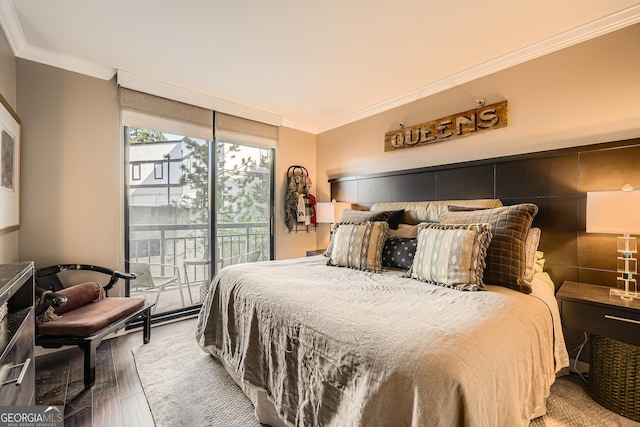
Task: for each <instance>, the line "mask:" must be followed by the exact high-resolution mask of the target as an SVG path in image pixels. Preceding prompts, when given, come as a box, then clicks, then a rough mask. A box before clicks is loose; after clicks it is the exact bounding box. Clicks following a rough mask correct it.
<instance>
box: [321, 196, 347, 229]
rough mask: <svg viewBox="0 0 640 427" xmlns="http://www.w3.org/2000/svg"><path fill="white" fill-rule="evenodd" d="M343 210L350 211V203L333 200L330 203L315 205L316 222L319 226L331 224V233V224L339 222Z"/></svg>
mask: <svg viewBox="0 0 640 427" xmlns="http://www.w3.org/2000/svg"><path fill="white" fill-rule="evenodd" d="M345 209H351V203H346V202H336V200H335V199H333V200H332V201H330V202H319V203H316V221H317V222H318V223H319V224H322V223H324V224H331V232H332V233H333V224H335V223H336V222H340V218H342V213H343V212H344V211H345Z"/></svg>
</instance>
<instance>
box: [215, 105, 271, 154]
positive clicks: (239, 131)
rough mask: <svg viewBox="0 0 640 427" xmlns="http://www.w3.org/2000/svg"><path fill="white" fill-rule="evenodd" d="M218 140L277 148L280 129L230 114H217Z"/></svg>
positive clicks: (216, 130)
mask: <svg viewBox="0 0 640 427" xmlns="http://www.w3.org/2000/svg"><path fill="white" fill-rule="evenodd" d="M215 117H216V124H215V136H216V139H226V140H230V141H237V142H242V143H243V144H247V145H253V146H256V147H263V148H275V147H276V146H277V143H278V127H277V126H273V125H268V124H266V123H260V122H256V121H254V120H249V119H244V118H242V117H237V116H232V115H230V114H225V113H220V112H216V113H215Z"/></svg>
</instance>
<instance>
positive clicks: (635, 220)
mask: <svg viewBox="0 0 640 427" xmlns="http://www.w3.org/2000/svg"><path fill="white" fill-rule="evenodd" d="M587 233H607V234H623V236H619V237H618V239H617V246H618V252H620V256H619V257H618V261H617V272H618V273H620V276H619V277H618V278H617V286H618V287H617V288H615V289H614V288H612V289H610V290H609V296H612V297H613V296H615V297H620V298H622V299H624V300H633V299H640V294H638V283H637V282H636V279H634V278H633V276H634V274H637V273H638V260H637V259H636V258H633V255H634V254H635V253H637V241H636V238H635V237H631V236H630V235H631V234H640V191H634V190H633V187H631V186H630V185H628V184H627V185H625V186H624V187H623V188H622V190H621V191H590V192H587Z"/></svg>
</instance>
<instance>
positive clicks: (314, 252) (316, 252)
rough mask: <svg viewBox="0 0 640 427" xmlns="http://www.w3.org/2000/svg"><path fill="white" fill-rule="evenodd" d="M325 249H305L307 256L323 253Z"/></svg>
mask: <svg viewBox="0 0 640 427" xmlns="http://www.w3.org/2000/svg"><path fill="white" fill-rule="evenodd" d="M325 251H326V249H314V250H312V251H307V256H316V255H322V254H324V253H325Z"/></svg>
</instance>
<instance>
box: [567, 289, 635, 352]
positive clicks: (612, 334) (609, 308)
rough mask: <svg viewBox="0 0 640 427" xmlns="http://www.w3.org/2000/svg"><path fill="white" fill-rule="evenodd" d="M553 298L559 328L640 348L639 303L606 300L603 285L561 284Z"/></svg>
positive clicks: (607, 292) (619, 299) (614, 299)
mask: <svg viewBox="0 0 640 427" xmlns="http://www.w3.org/2000/svg"><path fill="white" fill-rule="evenodd" d="M556 297H557V298H558V303H559V307H560V315H561V316H562V325H563V326H564V327H565V328H569V329H573V330H576V331H585V332H587V333H590V334H596V335H600V336H603V337H607V338H612V339H614V340H618V341H622V342H626V343H629V344H634V345H640V301H625V300H623V299H621V298H617V297H610V296H609V288H608V287H607V286H598V285H589V284H587V283H577V282H564V283H563V284H562V287H561V288H560V290H559V291H558V293H557V295H556Z"/></svg>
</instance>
